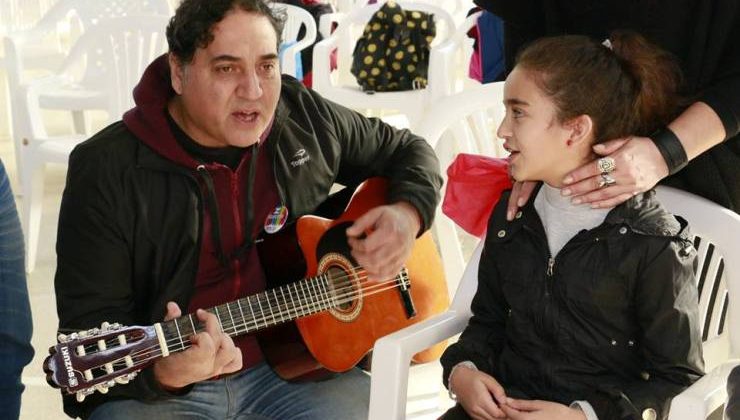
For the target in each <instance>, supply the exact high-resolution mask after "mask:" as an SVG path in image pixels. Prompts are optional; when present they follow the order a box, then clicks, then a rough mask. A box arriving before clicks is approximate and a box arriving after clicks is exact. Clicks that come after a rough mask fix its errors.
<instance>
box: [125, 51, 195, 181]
mask: <svg viewBox="0 0 740 420" xmlns="http://www.w3.org/2000/svg"><path fill="white" fill-rule="evenodd" d="M173 96H175V91H174V89H172V80H171V78H170V66H169V62H168V61H167V54H163V55H161V56H160V57H158V58H157V59H155V60H154V61H153V62H152V63H151V64H150V65H149V66H148V67H147V68H146V70H145V71H144V74H143V75H142V76H141V80H140V81H139V84H137V85H136V87H135V88H134V103H135V106H134V108H132V109H130V110H128V111H127V112H126V113H125V114H124V115H123V123H124V124H125V125H126V127H127V128H128V129H129V130H131V132H132V133H133V134H134V135H135V136H136V137H138V138H139V139H140V140H141V141H142V142H143V143H144V144H146V145H147V146H149V147H150V148H152V149H154V151H156V152H157V153H158V154H160V155H162V156H163V157H165V158H166V159H167V160H170V161H172V162H174V163H176V164H178V165H180V166H184V167H186V168H190V169H195V168H196V167H197V166H198V161H196V160H195V159H193V158H192V157H191V156H190V155H188V154H187V152H185V150H183V148H182V147H180V145H179V144H178V143H177V140H176V139H175V136H174V135H173V134H172V130H170V127H169V124H168V122H167V116H166V112H167V103H168V102H169V100H170V98H172V97H173Z"/></svg>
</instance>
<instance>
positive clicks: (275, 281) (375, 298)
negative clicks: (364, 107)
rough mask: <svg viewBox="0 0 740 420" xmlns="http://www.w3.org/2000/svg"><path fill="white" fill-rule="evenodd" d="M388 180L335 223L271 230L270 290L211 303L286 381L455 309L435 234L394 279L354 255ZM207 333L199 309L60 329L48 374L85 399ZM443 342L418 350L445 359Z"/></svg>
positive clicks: (267, 238)
mask: <svg viewBox="0 0 740 420" xmlns="http://www.w3.org/2000/svg"><path fill="white" fill-rule="evenodd" d="M386 195H387V181H386V180H384V179H381V178H372V179H370V180H368V181H366V182H364V183H363V184H361V185H360V186H359V187H358V188H357V189H356V190H355V192H354V194H353V195H352V197H351V199H350V201H349V204H348V205H347V207H346V208H345V209H344V211H343V212H342V214H341V215H340V216H339V217H337V218H336V219H334V220H331V219H326V218H322V217H317V216H303V217H300V218H299V219H298V220H297V221H296V223H294V224H293V225H292V226H291V227H289V228H285V229H283V230H282V231H281V232H279V233H278V234H274V235H263V237H262V240H261V241H260V242H259V244H258V246H259V252H260V258H261V261H262V263H263V266H264V268H265V274H266V277H267V279H268V289H267V290H265V291H264V292H261V293H258V294H255V295H251V296H247V297H244V298H241V299H238V300H235V301H233V302H228V303H224V304H222V305H218V306H216V307H213V308H210V309H208V311H209V312H211V313H213V314H215V315H216V316H217V318H218V320H219V321H220V324H221V329H222V330H223V332H225V333H227V334H228V335H230V336H232V337H236V336H240V335H244V334H251V333H258V340H259V342H260V345H261V347H262V349H263V352H264V354H265V357H266V359H267V361H268V363H270V364H271V366H272V367H273V369H274V370H275V371H276V372H277V373H278V374H279V375H280V376H282V377H283V378H285V379H287V380H295V381H302V380H315V379H321V378H323V377H325V376H326V375H328V374H333V373H335V372H344V371H347V370H349V369H351V368H352V367H354V366H355V365H356V364H357V363H358V362H359V361H360V360H361V359H362V358H363V357H364V356H365V355H366V354H367V353H368V352H369V351H370V350H371V349H372V347H373V345H374V343H375V341H376V340H377V339H378V338H380V337H382V336H384V335H387V334H389V333H392V332H394V331H397V330H399V329H401V328H404V327H406V326H409V325H412V324H414V323H416V322H419V321H421V320H423V319H426V318H428V317H430V316H432V315H434V314H437V313H440V312H442V311H444V310H445V309H447V307H448V306H449V298H448V293H447V286H446V282H445V280H444V276H443V274H442V264H441V260H440V258H439V255H438V253H437V249H436V246H435V244H434V243H433V240H432V237H431V235H430V233H429V232H427V233H425V234H423V235H422V236H420V237H419V238H417V239H416V241H415V243H414V247H413V249H412V252H411V256H410V258H409V260H408V261H407V263H406V265H405V266H404V268H403V269H402V270H401V272H400V273H398V275H396V276H395V277H394V278H392V279H386V280H381V281H369V280H368V279H367V276H366V274H365V271H364V270H363V268H362V267H359V266H358V265H357V263H356V262H355V261H354V260H353V258H352V256H351V255H350V253H349V246H348V245H347V240H346V233H345V230H346V229H347V227H349V226H350V225H351V224H352V221H353V220H356V219H357V218H358V217H359V216H361V215H362V214H364V213H365V212H367V211H368V210H370V209H372V208H374V207H376V206H379V205H382V204H384V203H385V202H386ZM203 330H204V327H203V326H202V325H201V323H200V322H199V320H198V319H197V317H195V316H193V314H189V315H184V316H182V317H180V318H177V319H173V320H170V321H165V322H160V323H157V324H154V325H152V326H122V325H119V324H108V323H103V324H102V325H101V327H100V328H92V329H90V330H87V331H81V332H78V333H72V334H70V335H64V334H60V335H59V337H58V341H59V344H57V345H56V346H53V347H51V348H50V349H49V353H50V355H49V356H48V357H47V358H46V360H45V361H44V371H45V372H46V374H47V375H46V378H47V381H48V382H49V384H50V385H51V386H53V387H55V388H61V389H63V390H64V391H65V392H66V393H68V394H76V397H77V399H78V400H79V401H82V400H83V399H84V398H85V397H86V396H87V395H90V394H92V393H93V392H95V391H99V392H102V393H105V392H107V391H108V388H109V387H111V386H113V385H115V384H125V383H127V382H128V381H130V380H131V379H133V378H134V377H135V376H136V374H137V372H139V371H140V370H141V369H143V368H145V367H147V366H149V365H151V364H152V363H154V362H155V361H157V360H159V359H160V358H162V357H167V356H169V355H170V354H173V353H177V352H180V351H183V350H187V349H188V348H189V347H190V337H191V336H192V335H193V334H195V333H198V332H201V331H203ZM443 350H444V343H439V344H437V345H435V346H433V347H431V348H429V349H427V350H425V351H423V352H420V353H418V354H417V355H415V356H414V361H416V362H426V361H430V360H434V359H436V358H438V357H439V356H440V354H441V352H442V351H443Z"/></svg>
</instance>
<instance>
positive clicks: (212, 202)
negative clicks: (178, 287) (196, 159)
mask: <svg viewBox="0 0 740 420" xmlns="http://www.w3.org/2000/svg"><path fill="white" fill-rule="evenodd" d="M258 155H259V143H255V145H254V146H253V149H252V156H251V159H250V161H249V172H248V173H247V191H246V200H247V201H246V203H245V209H246V217H245V218H244V243H242V245H240V246H239V247H238V248H236V249H235V250H234V251H233V252H231V254H230V255H229V256H228V257H227V256H226V253H225V252H224V248H223V244H222V242H221V222H220V218H219V211H218V198H217V197H216V189H215V187H214V185H213V178H211V174H210V173H209V172H208V170H207V169H206V166H205V165H202V164H201V165H198V166H197V167H196V170H197V171H198V174H199V175H200V177H201V178H202V179H203V182H205V185H206V190H207V194H206V195H205V202H206V207H207V210H208V212H209V213H210V215H211V221H212V223H211V230H212V232H211V239H212V241H213V247H214V249H215V250H216V257H217V258H218V260H219V261H220V262H221V264H222V265H223V266H224V267H227V268H228V266H229V261H231V260H233V259H241V258H242V257H243V256H244V254H246V252H247V250H248V249H249V247H251V246H252V245H253V244H254V238H253V237H252V227H253V226H252V225H253V224H254V179H255V176H256V174H257V156H258Z"/></svg>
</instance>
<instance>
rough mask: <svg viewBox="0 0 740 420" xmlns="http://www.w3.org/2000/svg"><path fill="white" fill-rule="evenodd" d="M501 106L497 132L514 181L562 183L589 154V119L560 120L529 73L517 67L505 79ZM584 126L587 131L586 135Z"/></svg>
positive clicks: (550, 100) (555, 184) (557, 185)
mask: <svg viewBox="0 0 740 420" xmlns="http://www.w3.org/2000/svg"><path fill="white" fill-rule="evenodd" d="M504 105H505V106H506V116H505V117H504V120H503V121H502V122H501V125H500V126H499V128H498V131H497V135H498V137H500V138H502V139H504V148H505V149H506V150H507V151H509V152H510V153H511V155H510V157H509V163H510V171H511V176H512V177H513V178H514V179H515V180H517V181H544V182H547V183H548V184H549V185H552V186H554V187H560V186H562V179H563V178H564V177H565V175H566V174H567V173H568V172H570V171H571V170H573V169H575V168H577V167H578V166H580V164H581V162H583V161H584V160H585V158H586V157H587V156H588V155H589V154H590V142H591V141H590V140H591V139H590V137H591V131H592V130H591V129H590V128H591V127H590V118H588V117H585V116H583V117H578V118H575V119H574V120H573V121H569V122H565V123H561V122H560V121H559V120H558V118H557V108H556V107H555V103H554V102H553V101H552V99H550V98H549V97H547V96H546V95H545V94H544V92H542V90H541V89H540V88H539V87H538V86H537V84H536V83H535V80H534V78H533V74H532V72H531V71H529V70H526V69H523V68H521V67H519V66H517V67H515V68H514V70H513V71H512V72H511V73H510V74H509V77H507V78H506V84H505V85H504ZM581 123H586V124H588V127H583V126H579V125H578V124H581ZM584 129H587V131H588V132H587V133H586V134H587V136H586V137H585V138H584V137H583V134H584V133H583V130H584ZM584 140H585V141H584ZM584 146H585V147H584Z"/></svg>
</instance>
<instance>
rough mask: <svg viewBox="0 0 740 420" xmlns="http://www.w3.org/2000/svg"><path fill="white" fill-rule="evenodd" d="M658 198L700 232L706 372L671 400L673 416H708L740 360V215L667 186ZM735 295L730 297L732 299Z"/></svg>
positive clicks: (677, 419)
mask: <svg viewBox="0 0 740 420" xmlns="http://www.w3.org/2000/svg"><path fill="white" fill-rule="evenodd" d="M658 198H659V199H660V201H661V202H662V203H663V204H664V205H665V206H666V207H667V208H668V210H669V211H671V212H673V213H675V214H678V215H681V216H683V217H684V218H686V220H688V221H689V226H690V228H691V232H692V233H693V234H694V235H696V236H697V239H696V240H695V242H694V243H695V246H696V248H697V251H698V254H699V268H698V270H697V271H698V272H697V285H698V287H699V291H700V295H699V311H700V315H701V319H702V324H701V325H702V340H703V343H702V350H703V353H704V362H705V364H706V366H705V369H706V372H707V374H706V375H705V376H704V377H702V378H701V379H699V380H698V381H697V382H696V383H694V384H693V385H692V386H690V387H689V388H688V389H686V390H685V391H684V392H682V393H681V394H679V395H678V396H676V397H675V398H674V399H673V401H672V402H671V412H670V415H669V417H668V418H669V420H690V419H705V418H707V417H709V415H710V414H711V413H712V412H714V411H715V410H716V409H717V408H718V407H720V406H721V405H722V404H723V403H724V402H725V400H726V399H727V388H726V385H727V377H728V375H729V374H730V371H731V370H732V368H733V367H734V366H736V365H738V364H740V299H739V298H738V297H740V259H739V258H738V257H740V216H738V214H737V213H734V212H732V211H730V210H728V209H725V208H723V207H721V206H719V205H717V204H714V203H712V202H710V201H708V200H706V199H703V198H700V197H697V196H694V195H692V194H689V193H687V192H684V191H679V190H676V189H673V188H668V187H658ZM731 297H732V298H731Z"/></svg>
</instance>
